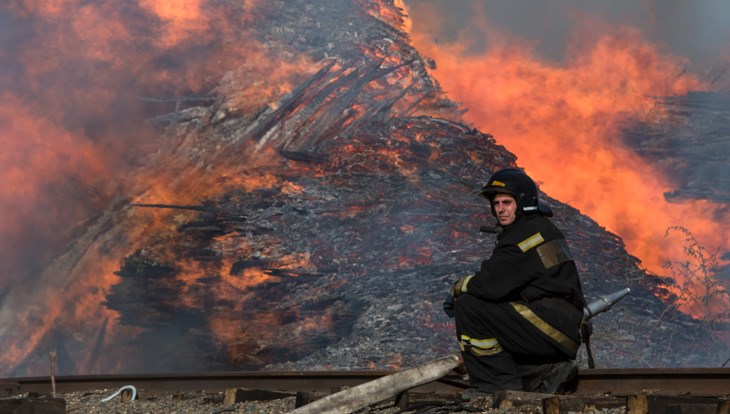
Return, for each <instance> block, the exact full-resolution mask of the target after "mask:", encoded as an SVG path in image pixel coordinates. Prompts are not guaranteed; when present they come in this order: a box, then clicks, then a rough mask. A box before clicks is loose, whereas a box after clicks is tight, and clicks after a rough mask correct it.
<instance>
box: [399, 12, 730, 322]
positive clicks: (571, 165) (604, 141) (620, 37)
mask: <svg viewBox="0 0 730 414" xmlns="http://www.w3.org/2000/svg"><path fill="white" fill-rule="evenodd" d="M417 13H418V15H419V17H420V19H419V18H416V19H415V22H416V23H418V24H419V25H418V26H416V27H415V28H414V32H413V33H412V38H413V42H414V44H415V45H416V47H417V49H419V51H421V53H423V54H424V55H426V56H430V57H432V58H434V59H435V60H436V61H437V62H438V63H437V68H436V69H435V70H433V75H434V76H435V77H436V78H437V79H438V81H439V82H440V84H441V85H442V86H443V88H444V89H445V90H446V92H447V94H448V95H449V96H450V97H451V98H452V99H454V100H456V101H459V102H463V104H464V105H465V106H466V107H467V108H468V112H467V113H466V114H465V116H464V117H465V119H466V120H467V121H468V122H471V123H472V124H474V125H475V126H477V127H478V128H479V129H482V130H485V131H489V132H490V133H492V134H494V136H495V137H496V138H497V140H498V141H501V143H502V144H504V145H505V146H506V147H507V148H509V149H510V151H512V152H514V153H515V154H516V155H517V156H518V158H519V160H518V163H519V164H520V165H521V166H523V167H524V168H525V170H526V171H527V173H528V174H530V175H531V176H532V177H534V178H536V180H537V181H539V185H540V189H541V190H542V191H544V192H545V193H547V194H550V195H551V196H552V197H555V198H557V199H559V200H561V201H563V202H567V203H569V204H571V205H572V206H574V207H576V208H578V209H579V210H581V211H582V212H583V213H584V214H586V215H588V216H590V217H591V218H593V219H595V220H596V221H597V222H598V223H600V224H601V225H603V226H605V227H606V228H607V229H608V230H609V231H611V232H614V233H616V234H618V235H619V236H620V237H621V238H622V239H623V240H624V242H625V244H626V246H627V250H628V251H629V253H631V254H632V255H635V256H637V257H638V258H639V259H640V260H641V261H642V262H643V266H645V267H646V269H647V270H648V271H650V272H652V273H655V274H659V275H661V274H663V273H664V269H663V264H664V263H665V261H666V260H668V259H670V260H679V259H681V258H682V256H683V254H684V253H683V251H682V246H681V245H677V244H676V243H673V242H672V241H671V240H668V239H667V238H664V237H663V235H664V232H665V230H666V229H667V228H669V227H670V226H674V225H683V226H685V227H688V228H690V230H691V231H692V232H693V233H694V234H695V235H697V237H698V239H700V240H701V241H702V243H704V244H705V245H707V246H708V247H709V250H715V249H719V250H727V249H729V248H730V241H729V240H728V239H727V237H726V235H727V234H728V229H727V227H725V231H718V227H717V226H718V221H717V220H715V219H713V217H725V219H724V220H719V222H723V223H728V222H730V221H729V220H727V217H726V214H723V212H722V208H721V206H719V205H717V204H714V203H711V202H708V201H704V200H697V201H687V202H682V203H669V202H668V201H667V200H666V199H665V198H664V194H665V193H666V192H669V191H670V190H671V189H672V182H671V181H670V180H669V179H668V178H666V177H664V176H663V174H662V173H660V172H659V171H657V170H656V169H655V168H654V167H653V166H652V165H651V164H650V163H649V162H647V161H645V160H643V159H641V158H640V157H639V156H637V155H636V154H635V153H633V152H632V151H631V150H630V149H629V148H627V147H626V146H625V145H624V143H623V142H622V141H621V133H620V132H621V126H622V125H623V123H624V122H626V121H627V120H628V119H638V120H644V121H651V120H653V119H656V117H659V116H666V115H665V114H664V113H663V108H662V106H661V105H660V104H658V103H657V102H656V101H655V100H654V99H652V97H653V96H672V95H682V94H685V93H687V92H688V91H690V90H702V89H704V88H705V87H706V86H705V85H703V84H702V83H701V82H699V81H698V80H696V79H695V78H693V77H691V76H690V75H687V74H683V70H682V62H681V61H680V60H679V59H677V58H674V57H671V56H664V55H661V54H660V53H659V52H658V51H657V48H656V47H655V46H654V45H652V44H650V43H648V42H646V41H644V40H643V39H642V38H641V36H640V34H639V33H638V31H637V30H635V29H631V28H621V29H618V30H616V31H614V32H613V33H612V34H610V35H606V36H603V37H601V38H599V39H597V40H595V42H593V43H591V42H589V41H584V42H582V44H578V43H579V42H576V44H577V45H576V49H575V50H573V51H572V53H571V56H572V59H571V60H570V61H568V63H567V64H566V65H564V66H557V65H554V64H547V63H545V62H541V61H539V60H537V59H536V58H534V57H533V55H532V54H531V51H530V49H529V48H528V47H527V46H524V45H521V44H518V43H515V42H513V41H510V40H509V39H506V38H505V37H504V36H503V35H501V34H500V33H496V32H495V31H494V30H490V31H489V36H490V40H493V39H496V40H494V41H493V43H494V46H493V47H492V48H491V49H490V50H489V51H488V52H485V53H482V54H473V53H468V52H467V49H468V46H469V45H468V43H467V42H466V41H464V40H462V41H461V42H459V43H454V44H438V43H436V42H434V41H433V40H432V39H431V38H430V36H429V33H432V32H433V28H434V26H436V25H438V18H437V17H436V16H435V15H434V14H433V13H432V11H430V10H429V9H427V8H425V7H424V8H420V9H419V10H418V11H417ZM680 282H682V281H680ZM685 310H686V306H685Z"/></svg>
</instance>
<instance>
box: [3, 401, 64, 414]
mask: <svg viewBox="0 0 730 414" xmlns="http://www.w3.org/2000/svg"><path fill="white" fill-rule="evenodd" d="M0 413H13V414H66V400H64V399H63V398H43V399H40V398H9V399H5V400H0Z"/></svg>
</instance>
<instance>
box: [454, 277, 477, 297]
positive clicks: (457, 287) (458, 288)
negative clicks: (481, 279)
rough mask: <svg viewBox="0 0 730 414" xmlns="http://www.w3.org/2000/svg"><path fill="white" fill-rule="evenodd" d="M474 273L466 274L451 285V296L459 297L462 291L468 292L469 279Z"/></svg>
mask: <svg viewBox="0 0 730 414" xmlns="http://www.w3.org/2000/svg"><path fill="white" fill-rule="evenodd" d="M473 277H474V275H469V276H464V277H462V278H461V279H459V280H458V281H457V282H456V283H454V286H452V287H451V292H450V293H451V296H453V297H455V298H457V297H459V295H461V294H462V293H467V292H468V290H467V285H468V284H469V281H470V280H471V278H473Z"/></svg>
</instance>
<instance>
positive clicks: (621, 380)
mask: <svg viewBox="0 0 730 414" xmlns="http://www.w3.org/2000/svg"><path fill="white" fill-rule="evenodd" d="M393 372H395V371H292V372H204V373H177V374H145V375H74V376H58V377H55V387H56V392H57V393H67V392H75V391H88V390H95V389H96V390H98V389H114V388H119V387H122V386H125V385H134V386H135V387H136V388H138V389H146V390H154V391H192V390H206V391H219V390H225V389H229V388H244V389H258V390H268V391H282V392H290V393H297V392H319V393H330V392H333V391H336V390H340V389H343V388H347V387H353V386H356V385H359V384H362V383H365V382H369V381H372V380H375V379H377V378H380V377H383V376H385V375H388V374H392V373H393ZM578 376H579V381H578V388H577V390H576V392H575V394H576V395H599V394H600V395H612V396H626V395H631V394H637V393H641V392H645V393H656V394H664V395H691V396H694V397H717V398H719V397H724V396H729V395H730V368H673V369H585V370H581V371H580V372H579V374H578ZM466 387H467V385H466V383H465V382H464V381H463V380H462V378H461V377H460V376H459V375H458V374H456V373H451V374H449V375H447V376H445V377H443V378H441V379H439V380H437V381H434V382H431V383H428V384H425V385H421V386H419V387H417V388H414V391H417V392H424V393H427V392H435V393H443V394H449V393H460V392H461V391H463V390H464V389H465V388H466ZM51 391H52V383H51V378H50V377H27V378H4V379H0V398H1V397H9V396H13V395H19V394H24V393H38V394H50V393H51Z"/></svg>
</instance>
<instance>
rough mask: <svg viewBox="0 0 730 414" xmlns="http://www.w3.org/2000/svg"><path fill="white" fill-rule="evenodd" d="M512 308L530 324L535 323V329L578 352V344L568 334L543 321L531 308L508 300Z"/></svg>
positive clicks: (571, 350)
mask: <svg viewBox="0 0 730 414" xmlns="http://www.w3.org/2000/svg"><path fill="white" fill-rule="evenodd" d="M510 304H511V305H512V307H513V308H515V310H516V311H517V312H519V313H520V315H522V317H523V318H525V319H527V321H529V322H530V323H531V324H533V325H535V327H536V328H537V329H539V330H540V331H542V333H544V334H545V335H547V336H549V337H551V338H553V339H554V340H555V341H556V342H557V343H559V344H560V345H562V346H564V347H565V348H567V349H568V350H569V351H570V352H578V347H580V344H579V343H577V342H575V341H574V340H572V339H570V338H569V337H568V335H566V334H564V333H562V332H560V331H559V330H557V329H555V328H554V327H553V326H552V325H550V324H548V323H547V322H545V321H544V320H543V319H542V318H540V317H539V316H537V315H536V314H535V313H534V312H533V311H532V309H530V308H528V307H527V306H525V305H523V304H521V303H517V302H510Z"/></svg>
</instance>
